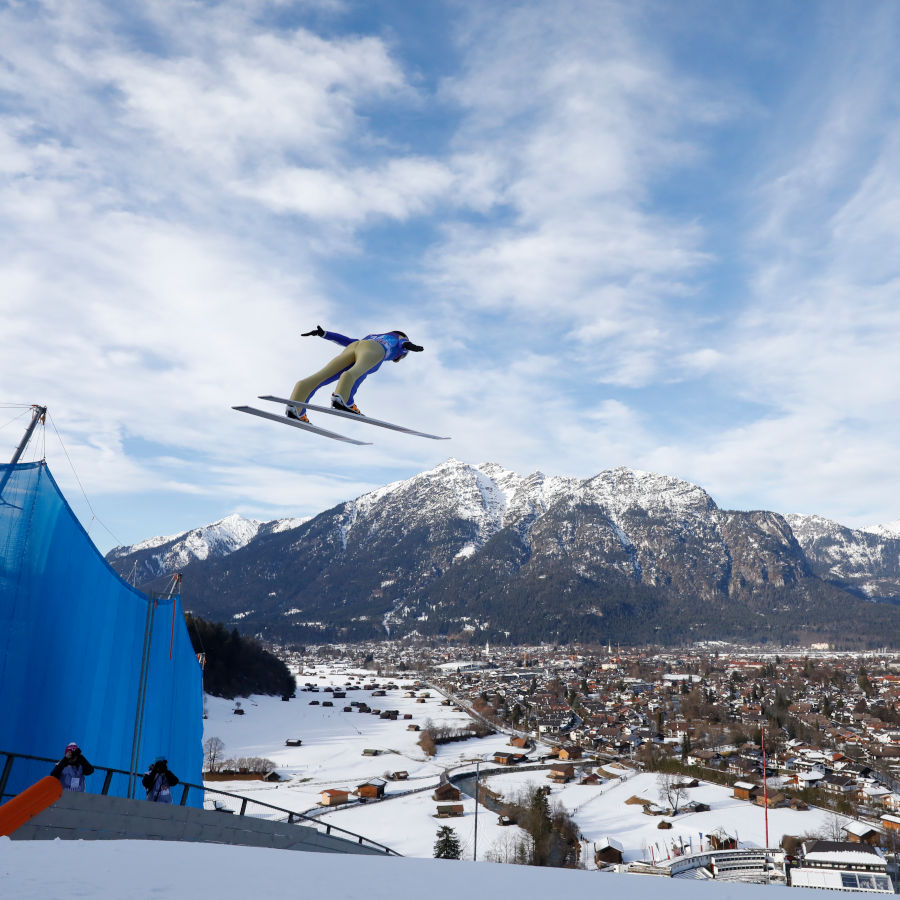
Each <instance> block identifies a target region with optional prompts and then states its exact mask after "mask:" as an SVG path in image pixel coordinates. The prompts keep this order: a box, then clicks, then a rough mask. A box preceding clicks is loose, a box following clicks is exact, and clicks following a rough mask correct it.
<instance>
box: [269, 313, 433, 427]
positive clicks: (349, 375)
mask: <svg viewBox="0 0 900 900" xmlns="http://www.w3.org/2000/svg"><path fill="white" fill-rule="evenodd" d="M312 336H316V337H322V338H325V340H328V341H334V343H336V344H340V345H341V346H342V347H343V348H344V349H343V350H342V351H341V352H340V353H339V354H338V355H337V356H336V357H335V358H334V359H333V360H331V362H329V363H328V364H327V365H325V366H324V367H323V368H322V369H320V370H319V371H318V372H316V373H315V374H314V375H310V376H309V377H308V378H302V379H301V380H300V381H298V382H297V383H296V384H295V385H294V390H293V391H292V392H291V400H294V401H296V402H298V403H308V402H309V400H310V398H311V397H312V395H313V394H315V392H316V391H317V390H318V389H319V388H320V387H324V386H325V385H326V384H332V383H333V382H335V381H337V385H336V387H335V391H334V393H333V394H332V395H331V405H332V406H333V407H334V408H335V409H339V410H343V411H344V412H351V413H356V414H357V415H361V413H360V411H359V409H358V408H357V406H356V404H355V403H354V399H355V397H356V391H357V389H358V388H359V386H360V385H361V384H362V382H363V380H364V379H365V378H366V376H367V375H371V374H372V372H377V371H378V369H379V368H380V367H381V364H382V363H383V362H385V360H391V361H392V362H400V360H401V359H403V358H404V357H405V356H407V355H408V354H409V353H410V352H413V353H421V351H422V347H420V346H418V345H417V344H414V343H412V341H410V340H409V338H408V337H407V336H406V334H404V333H403V332H402V331H388V332H386V333H385V334H367V335H366V336H365V337H364V338H360V339H359V340H356V339H355V338H349V337H345V336H344V335H343V334H338V333H337V332H335V331H325V330H324V329H323V328H322V326H321V325H317V326H316V327H315V329H314V330H313V331H307V332H305V333H304V334H303V337H312ZM285 415H286V416H287V417H288V418H291V419H298V420H299V421H301V422H309V419H308V418H307V417H306V414H305V413H303V412H302V411H301V410H299V409H297V408H296V407H294V406H288V407H287V409H286V410H285Z"/></svg>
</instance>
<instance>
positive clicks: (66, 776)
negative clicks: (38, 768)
mask: <svg viewBox="0 0 900 900" xmlns="http://www.w3.org/2000/svg"><path fill="white" fill-rule="evenodd" d="M93 771H94V767H93V766H92V765H91V764H90V763H89V762H88V761H87V760H86V759H85V758H84V757H83V756H82V755H81V750H80V748H79V747H78V744H75V743H71V744H69V745H68V746H67V747H66V752H65V754H64V755H63V758H62V759H61V760H60V761H59V762H58V763H57V764H56V765H55V766H54V767H53V771H52V772H51V773H50V774H51V775H52V776H53V777H54V778H58V779H59V780H60V781H61V782H62V787H63V790H64V791H81V792H83V791H84V779H85V777H86V776H88V775H90V774H91V772H93Z"/></svg>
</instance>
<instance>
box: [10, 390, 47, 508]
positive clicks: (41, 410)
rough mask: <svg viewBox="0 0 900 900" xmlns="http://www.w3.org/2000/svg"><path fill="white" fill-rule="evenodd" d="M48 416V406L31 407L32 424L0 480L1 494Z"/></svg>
mask: <svg viewBox="0 0 900 900" xmlns="http://www.w3.org/2000/svg"><path fill="white" fill-rule="evenodd" d="M46 415H47V407H46V406H32V407H31V423H30V424H29V425H28V427H27V428H26V429H25V434H24V435H23V436H22V440H21V441H19V446H18V447H16V452H15V453H13V457H12V459H11V460H10V461H9V468H8V469H7V470H6V472H5V473H4V475H3V478H2V479H0V494H2V493H3V488H5V487H6V482H7V481H9V479H10V477H11V476H12V470H13V467H14V466H15V464H16V463H17V462H18V461H19V457H21V455H22V454H23V453H24V452H25V448H26V447H27V446H28V442H29V441H30V440H31V435H32V434H34V429H35V428H37V423H38V422H41V421H43V419H44V416H46Z"/></svg>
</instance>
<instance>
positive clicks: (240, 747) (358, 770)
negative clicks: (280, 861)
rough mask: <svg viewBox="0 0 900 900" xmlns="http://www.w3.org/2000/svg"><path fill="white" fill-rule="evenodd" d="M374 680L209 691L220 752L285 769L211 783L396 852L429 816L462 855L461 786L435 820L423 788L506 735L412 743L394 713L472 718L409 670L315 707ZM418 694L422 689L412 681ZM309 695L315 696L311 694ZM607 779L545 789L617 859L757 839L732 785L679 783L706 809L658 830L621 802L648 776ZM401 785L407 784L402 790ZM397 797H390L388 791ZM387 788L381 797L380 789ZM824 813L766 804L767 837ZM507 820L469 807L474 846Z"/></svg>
mask: <svg viewBox="0 0 900 900" xmlns="http://www.w3.org/2000/svg"><path fill="white" fill-rule="evenodd" d="M370 679H371V680H373V681H374V680H376V679H375V677H374V676H372V675H371V674H367V675H361V674H360V675H357V674H352V675H351V674H350V673H348V672H346V671H326V670H321V669H320V670H317V671H316V672H315V674H314V676H310V674H309V673H307V675H306V676H301V677H298V685H299V686H300V687H302V686H303V685H304V683H305V682H312V683H315V684H316V685H317V686H319V688H320V690H319V692H318V693H303V692H300V691H298V694H297V698H296V699H294V700H292V701H290V703H284V702H282V701H281V700H280V699H279V698H277V697H253V698H250V699H249V700H244V701H242V703H241V706H242V708H243V709H244V710H245V715H243V716H236V715H234V713H233V709H234V704H233V703H231V702H230V701H227V700H220V699H217V698H215V697H210V698H209V699H208V704H207V710H208V719H207V721H206V723H205V726H206V727H205V736H206V737H209V736H216V737H219V738H221V739H222V741H224V743H225V751H224V753H225V756H235V757H236V756H262V757H266V758H269V759H271V760H272V761H273V762H275V763H276V765H277V766H278V770H279V772H280V773H281V774H282V776H284V777H286V778H287V779H288V780H286V781H284V782H282V783H280V784H263V783H262V782H246V781H238V782H216V783H214V784H211V785H210V787H216V788H220V789H222V790H227V791H232V792H234V793H237V794H240V795H241V796H247V797H249V798H251V799H255V800H262V801H265V802H268V803H272V804H274V805H276V806H280V807H283V808H285V809H290V810H294V811H297V812H309V811H310V810H313V811H314V812H315V814H316V815H317V816H320V817H324V818H327V821H329V822H331V823H332V824H334V825H338V826H340V827H341V828H345V829H347V830H349V831H353V832H356V833H358V834H362V835H364V836H365V837H367V838H371V839H372V840H374V841H378V842H379V843H382V844H385V845H387V846H388V847H391V848H392V849H394V850H396V851H398V852H399V853H402V854H403V855H405V856H418V857H430V856H431V855H432V851H433V845H434V838H435V832H436V831H437V828H438V827H439V826H440V825H443V824H447V825H450V826H451V827H452V828H453V829H454V830H455V831H456V833H457V834H458V835H459V837H460V838H461V840H462V842H463V846H464V856H465V857H466V858H469V859H471V858H472V855H473V851H474V850H475V835H474V831H475V804H474V801H473V800H471V799H470V798H466V797H465V796H464V799H463V805H464V807H465V815H464V816H463V817H461V818H452V819H444V820H439V819H436V818H435V817H434V814H435V810H436V805H437V804H436V803H435V801H434V800H432V796H431V795H432V791H433V789H434V787H435V786H436V785H437V784H438V780H439V776H440V774H441V772H442V771H445V770H446V771H449V772H453V771H459V770H461V769H467V770H473V769H474V766H473V765H472V764H471V762H470V763H469V764H468V765H467V764H466V762H465V761H466V760H469V761H472V760H475V759H482V760H486V761H488V763H487V765H486V766H485V768H492V767H493V763H492V762H491V760H492V757H493V753H494V751H496V750H500V749H508V737H507V736H506V735H502V734H497V735H493V736H491V737H487V738H482V739H472V740H468V741H463V742H459V743H454V744H445V745H441V746H439V747H438V753H437V755H436V756H435V757H434V758H432V759H429V758H427V757H426V756H425V754H424V752H423V751H422V749H421V748H420V747H419V746H418V745H417V741H418V739H419V735H418V733H416V732H411V731H408V730H407V726H408V725H409V724H410V721H409V720H404V719H403V718H402V717H403V715H404V713H409V714H411V715H412V716H413V720H412V721H413V722H414V723H415V724H418V725H420V726H421V725H424V724H425V722H426V720H428V719H431V721H432V722H434V723H435V724H436V725H449V726H453V727H461V726H465V725H466V724H469V723H470V722H471V720H470V719H469V717H468V716H467V715H465V714H464V713H461V712H456V711H455V710H453V709H452V708H449V707H446V706H442V705H441V704H440V701H441V700H442V699H443V698H442V697H441V696H440V695H438V694H436V693H435V692H434V691H432V692H431V694H432V696H431V698H429V699H427V700H426V702H425V703H417V702H416V700H415V699H412V698H406V697H404V696H403V694H404V693H406V691H405V690H404V689H403V688H402V685H408V684H411V683H412V681H413V679H405V680H404V679H401V680H399V681H395V682H394V683H395V684H398V685H401V689H400V690H396V691H389V692H388V695H387V696H386V697H373V696H372V694H371V692H370V691H364V690H355V691H348V693H347V697H346V699H337V700H333V701H332V702H333V703H334V706H333V707H322V706H321V702H322V701H323V700H329V699H331V694H330V693H326V692H325V691H324V688H325V687H326V686H331V687H338V688H340V689H343V688H344V685H345V683H346V682H348V681H350V682H352V683H354V684H356V683H359V684H363V683H368V681H369V680H370ZM416 693H417V694H418V693H421V691H416ZM311 700H318V701H319V704H318V705H310V701H311ZM352 700H359V701H363V702H365V703H367V704H368V705H369V706H371V707H372V708H379V709H396V710H398V711H399V714H400V717H399V718H398V719H397V721H389V720H383V719H379V718H378V717H377V716H373V715H371V714H365V713H358V712H356V711H355V708H354V712H352V713H347V712H343V707H344V706H345V705H349V704H350V701H352ZM286 738H300V739H301V740H302V741H303V745H302V746H301V747H285V746H284V741H285V739H286ZM367 748H368V749H377V750H379V751H380V753H379V755H378V756H375V757H370V756H363V750H364V749H367ZM397 770H405V771H407V772H409V780H408V781H388V783H387V789H386V796H387V798H388V799H385V800H383V801H380V802H369V803H366V804H365V805H360V804H358V803H353V804H352V805H351V806H348V807H343V808H339V809H336V810H333V811H328V812H324V813H323V812H321V811H320V810H319V808H318V807H317V804H318V801H319V795H320V793H321V791H323V790H325V789H326V788H343V789H345V790H351V791H352V790H353V789H354V788H355V787H356V786H357V785H359V784H362V783H363V782H365V781H367V780H368V779H370V778H382V777H384V776H385V774H386V773H389V772H393V771H397ZM600 774H601V775H603V776H604V778H606V781H605V782H604V783H603V784H601V785H593V786H592V785H579V784H568V785H551V796H550V800H551V802H552V801H558V802H560V803H562V805H563V806H564V807H565V808H566V809H567V810H568V811H569V812H570V813H571V814H572V816H573V818H574V819H575V821H576V823H577V824H578V827H579V829H580V831H581V833H582V834H583V835H584V836H585V837H586V838H587V844H590V843H592V842H594V841H599V840H600V839H601V838H604V837H606V836H609V837H613V838H615V839H617V840H618V841H619V842H620V843H622V845H623V846H624V849H625V859H626V861H628V860H634V859H647V860H650V859H651V857H652V858H654V859H657V860H658V859H659V858H660V857H662V858H665V857H666V856H667V855H669V854H670V853H671V848H672V846H673V843H674V844H680V843H682V842H683V843H684V845H685V846H688V845H689V846H691V847H692V848H693V849H695V850H699V849H700V842H701V838H700V835H701V834H702V835H704V837H705V836H706V835H708V834H709V833H710V832H711V831H713V830H714V829H716V828H719V827H722V828H724V829H725V830H726V831H728V832H729V833H730V834H732V835H733V834H735V833H736V834H737V837H738V838H739V839H740V842H741V844H742V845H743V846H763V845H764V844H765V819H764V815H763V811H762V809H761V808H759V807H757V806H753V805H751V804H749V803H746V802H744V801H741V800H735V799H734V798H733V797H732V796H731V793H732V792H731V791H730V790H729V789H727V788H724V787H719V786H717V785H712V784H702V785H701V786H700V787H698V788H692V789H690V790H689V791H688V799H689V800H698V801H700V802H702V803H706V804H708V805H709V806H710V811H709V812H700V813H679V814H678V816H676V817H674V818H671V819H669V821H671V822H672V825H673V827H672V829H671V830H667V831H661V830H659V828H658V825H659V822H660V819H659V818H658V817H656V816H648V815H644V814H643V812H642V807H641V806H638V805H630V804H626V803H625V801H626V800H628V799H629V798H630V797H632V796H637V797H640V798H644V799H646V800H650V801H651V802H654V803H656V802H658V801H659V796H658V787H657V780H656V776H655V775H650V774H643V773H636V772H635V771H634V770H632V769H629V768H627V767H620V768H607V769H606V770H605V771H601V772H600ZM485 781H486V784H488V786H489V787H490V788H491V789H492V790H494V791H496V792H497V793H499V794H502V795H503V796H505V797H507V798H513V797H515V796H516V794H517V793H519V792H520V791H522V790H523V789H524V788H526V787H528V786H529V785H537V784H540V785H550V782H549V780H548V779H547V773H546V772H543V771H530V772H529V771H520V770H516V769H514V768H513V769H510V771H509V773H508V774H507V773H504V774H503V775H492V776H489V777H487V778H486V779H485ZM411 791H416V792H415V793H411ZM398 794H403V795H404V796H401V797H397V796H396V795H398ZM392 796H393V797H394V798H395V799H390V798H391V797H392ZM831 818H832V816H831V814H830V813H824V812H822V811H819V810H810V811H808V812H797V811H794V810H789V809H775V810H769V843H770V844H775V845H777V844H778V842H779V841H780V840H781V836H782V835H783V834H798V835H799V834H806V833H811V832H815V831H818V830H820V829H822V828H824V827H825V826H826V825H827V824H828V820H830V819H831ZM516 831H517V829H514V828H513V829H510V828H503V827H501V826H500V825H499V824H498V823H497V816H496V814H494V813H492V812H491V811H490V810H487V809H486V808H484V807H480V808H479V815H478V845H477V850H478V857H479V859H484V857H485V854H486V853H487V852H488V851H489V850H490V848H491V847H492V845H494V843H495V842H496V841H498V840H500V841H503V840H508V838H509V836H510V834H511V833H514V832H516ZM585 862H586V864H587V865H589V866H590V865H592V854H589V853H588V854H586V858H585Z"/></svg>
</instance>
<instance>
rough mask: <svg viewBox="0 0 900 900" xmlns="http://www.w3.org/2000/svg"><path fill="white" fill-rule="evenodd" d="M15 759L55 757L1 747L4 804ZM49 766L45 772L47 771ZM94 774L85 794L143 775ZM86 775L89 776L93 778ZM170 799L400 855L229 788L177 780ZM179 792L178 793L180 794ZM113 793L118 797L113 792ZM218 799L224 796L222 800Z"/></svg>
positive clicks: (98, 770) (105, 791)
mask: <svg viewBox="0 0 900 900" xmlns="http://www.w3.org/2000/svg"><path fill="white" fill-rule="evenodd" d="M17 761H23V762H30V763H47V764H48V765H49V768H52V767H53V766H55V765H56V763H57V761H58V760H55V759H50V758H48V757H45V756H32V755H29V754H26V753H10V752H8V751H6V750H0V762H2V767H0V803H4V802H5V801H6V800H7V799H10V798H12V797H13V796H15V793H10V792H8V791H7V787H8V785H9V781H10V778H11V776H12V773H13V767H14V764H15V763H16V762H17ZM49 768H48V770H47V772H45V773H44V774H49ZM93 774H94V775H97V774H100V775H102V777H103V786H102V788H101V789H100V790H99V791H86V793H93V794H98V793H99V794H101V795H103V796H109V794H110V786H111V785H112V782H113V778H114V777H115V776H122V777H123V778H126V779H131V778H137V779H140V778H142V777H143V776H142V773H139V772H128V771H126V770H125V769H116V768H113V767H112V766H97V765H95V766H94V773H93ZM92 777H93V776H92V775H89V776H88V778H92ZM172 793H173V798H172V799H173V802H176V803H178V805H180V806H188V805H193V803H189V802H188V801H189V800H197V798H198V797H199V803H200V805H201V807H202V808H203V809H206V810H213V811H216V812H220V813H224V814H234V815H239V816H248V817H250V818H254V819H265V820H266V821H270V822H280V823H284V824H288V825H303V826H305V827H310V828H314V829H315V830H316V831H317V832H319V833H320V834H325V835H328V836H332V837H338V838H341V839H342V840H346V841H351V842H352V843H355V844H359V845H360V846H364V847H372V848H374V849H376V850H378V851H379V852H381V853H384V854H385V855H387V856H400V855H401V854H399V853H397V851H396V850H391V848H390V847H386V846H385V845H384V844H380V843H378V841H373V840H371V839H370V838H367V837H364V836H363V835H361V834H356V833H355V832H353V831H348V830H347V829H346V828H341V827H339V826H338V825H332V824H330V823H329V822H321V821H319V820H318V819H316V818H314V817H313V816H309V815H306V814H305V813H300V812H294V811H292V810H289V809H284V808H283V807H280V806H275V805H273V804H271V803H265V802H263V801H262V800H253V799H251V798H249V797H241V796H240V795H239V794H233V793H231V792H229V791H220V790H217V789H215V788H209V787H206V786H204V785H200V784H191V783H190V782H185V781H179V783H178V785H177V786H176V787H175V788H173V791H172ZM179 794H180V796H179ZM114 796H119V795H118V794H115V795H114ZM218 798H227V799H225V800H222V799H218Z"/></svg>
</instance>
